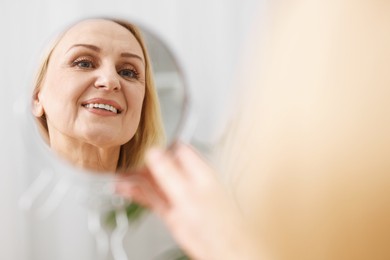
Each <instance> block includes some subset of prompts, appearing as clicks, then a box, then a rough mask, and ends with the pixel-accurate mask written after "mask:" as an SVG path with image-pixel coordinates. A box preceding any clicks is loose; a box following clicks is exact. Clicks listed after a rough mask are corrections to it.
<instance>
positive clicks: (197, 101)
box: [0, 0, 265, 260]
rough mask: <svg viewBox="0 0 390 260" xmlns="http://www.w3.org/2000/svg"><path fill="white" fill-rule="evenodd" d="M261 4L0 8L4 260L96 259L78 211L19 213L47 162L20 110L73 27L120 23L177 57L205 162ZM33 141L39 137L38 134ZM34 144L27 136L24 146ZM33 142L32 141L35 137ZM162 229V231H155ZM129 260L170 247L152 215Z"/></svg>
mask: <svg viewBox="0 0 390 260" xmlns="http://www.w3.org/2000/svg"><path fill="white" fill-rule="evenodd" d="M264 2H265V0H264V1H258V0H240V1H238V0H209V1H199V0H198V1H195V0H187V1H180V0H160V1H157V0H142V1H133V0H126V1H119V0H112V1H91V0H85V1H77V0H68V1H59V0H55V1H53V0H50V1H49V0H47V1H17V0H13V1H4V0H3V1H1V2H0V20H1V22H0V33H1V34H2V35H1V41H0V53H1V54H0V57H1V62H0V80H1V81H0V82H1V92H0V93H1V99H2V102H3V109H1V112H0V113H1V118H2V122H1V127H0V140H1V142H0V144H1V146H0V147H1V148H0V152H1V154H0V191H1V196H0V230H1V232H0V259H40V260H45V259H84V260H87V259H95V258H96V253H95V244H94V239H93V237H92V236H91V234H90V233H89V232H88V229H87V226H86V222H85V212H84V211H85V209H83V206H82V205H78V204H77V203H74V202H72V201H71V200H70V201H68V202H64V203H62V204H61V205H60V207H59V208H58V209H56V211H55V212H54V213H53V214H52V215H51V216H49V217H48V218H46V219H45V220H39V221H38V220H35V218H34V217H33V216H32V215H31V214H29V213H27V214H26V212H23V211H21V210H20V208H19V207H18V201H19V198H20V195H21V194H22V193H23V192H24V191H25V189H26V187H28V185H29V184H31V182H32V181H33V180H34V178H36V176H37V175H38V173H39V172H40V171H42V170H44V169H42V167H43V166H42V165H45V161H46V160H48V158H47V157H45V155H44V153H43V152H42V150H40V149H37V148H36V147H35V146H36V144H37V142H36V141H34V140H32V141H29V140H26V134H25V133H26V132H28V131H30V130H31V131H33V130H32V129H26V127H28V124H25V123H24V122H23V120H25V119H26V117H25V115H24V113H25V110H24V109H23V108H24V107H25V105H26V104H24V103H23V102H25V100H26V99H25V98H26V96H27V95H28V94H29V91H30V90H31V88H32V86H31V82H32V81H33V77H34V72H35V71H36V66H37V64H38V60H39V58H40V56H41V52H42V49H43V48H44V47H45V46H46V45H47V44H48V43H49V41H50V39H51V38H52V37H53V36H54V35H55V34H56V33H58V32H59V31H60V30H61V29H62V28H63V27H64V26H66V25H68V24H69V23H71V22H73V21H75V20H77V19H81V18H85V17H90V16H116V15H117V16H119V17H122V18H127V19H130V20H133V21H136V22H139V23H141V24H142V25H144V26H146V27H147V28H150V29H151V31H153V32H155V33H156V34H157V35H158V36H159V37H161V39H162V40H163V41H164V42H166V43H167V45H168V47H169V48H170V49H171V50H172V51H173V53H174V55H175V56H176V57H177V58H178V62H179V64H181V66H182V70H183V72H184V75H185V77H186V79H187V83H188V88H189V89H188V92H189V98H190V105H191V106H190V114H189V117H190V121H191V122H190V123H188V122H187V123H188V124H189V125H190V126H187V129H188V133H186V134H185V136H186V138H187V141H189V142H191V143H192V144H193V145H194V146H196V147H197V148H198V149H199V150H201V151H202V152H203V153H204V154H206V155H207V153H208V152H209V150H210V148H211V147H213V146H214V145H215V144H216V143H218V140H219V138H220V136H221V134H222V133H223V130H224V126H225V123H226V122H227V121H228V118H229V112H228V111H232V110H234V108H231V107H230V106H229V104H230V103H229V100H230V98H231V97H230V94H231V93H232V89H233V85H234V84H233V83H234V82H235V76H236V75H237V74H238V71H239V70H243V69H245V68H239V64H240V60H241V53H242V51H243V49H244V47H245V44H247V39H248V36H249V34H250V31H251V28H252V27H251V26H252V23H253V20H254V19H255V17H256V16H259V15H261V13H260V12H259V10H262V7H263V6H264V4H265V3H264ZM32 136H33V135H32ZM28 138H29V137H28V136H27V139H28ZM31 138H33V137H31ZM157 226H159V227H157ZM130 233H131V234H129V235H128V236H127V238H126V241H125V246H126V251H127V252H130V253H129V254H131V257H130V259H158V256H159V255H161V252H164V250H166V249H169V248H171V247H173V246H174V242H173V241H172V240H171V238H170V237H169V235H167V234H166V232H165V230H164V228H163V227H161V225H160V223H158V221H156V220H155V219H154V218H153V216H151V217H149V218H148V219H146V221H145V224H143V226H141V227H139V228H137V229H136V230H133V231H132V232H130Z"/></svg>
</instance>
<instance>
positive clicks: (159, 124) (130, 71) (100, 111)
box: [32, 18, 185, 173]
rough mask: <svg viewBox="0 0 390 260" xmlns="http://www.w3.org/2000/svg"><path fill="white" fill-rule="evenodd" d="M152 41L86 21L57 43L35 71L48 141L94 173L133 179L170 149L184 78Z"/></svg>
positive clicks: (40, 121)
mask: <svg viewBox="0 0 390 260" xmlns="http://www.w3.org/2000/svg"><path fill="white" fill-rule="evenodd" d="M178 68H179V66H178V65H177V62H176V60H175V59H174V58H173V56H172V54H171V52H170V51H169V50H168V49H167V47H166V46H165V45H164V44H163V43H162V42H161V41H160V40H158V39H157V38H156V37H155V36H154V34H152V33H150V32H148V31H147V30H145V29H144V28H142V29H141V28H140V27H138V26H136V25H134V24H132V23H129V22H127V21H124V20H116V19H107V18H104V19H101V18H99V19H85V20H82V21H78V22H77V23H75V24H73V25H71V26H70V27H68V28H67V29H66V30H65V31H63V32H61V33H60V35H59V36H58V37H57V38H56V39H55V41H54V42H53V44H52V45H51V47H50V48H49V49H48V51H47V53H46V55H44V57H43V60H42V63H41V66H40V68H39V69H38V73H37V77H36V81H35V84H34V90H33V94H32V112H33V115H34V116H35V118H36V122H37V126H38V128H39V130H40V133H41V135H42V137H43V139H44V140H45V142H46V143H47V144H48V145H49V146H50V148H51V150H53V151H54V152H55V153H56V154H57V155H59V156H60V157H61V158H63V159H65V161H68V162H70V163H71V164H73V165H75V166H77V167H79V168H82V169H86V170H89V171H93V172H105V173H107V172H111V173H112V172H128V171H130V170H132V169H134V168H135V167H139V166H141V165H142V163H143V161H144V153H145V151H146V150H147V149H148V148H149V147H151V146H157V145H158V146H161V145H166V144H167V143H170V142H172V140H173V139H174V136H175V134H176V131H177V130H178V129H179V124H180V121H181V118H182V116H183V111H184V105H185V102H184V101H185V89H184V79H183V76H182V74H181V73H180V71H179V70H178Z"/></svg>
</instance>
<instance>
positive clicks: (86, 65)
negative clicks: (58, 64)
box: [73, 60, 94, 69]
mask: <svg viewBox="0 0 390 260" xmlns="http://www.w3.org/2000/svg"><path fill="white" fill-rule="evenodd" d="M73 65H74V66H77V67H79V68H82V69H91V68H93V67H94V65H93V62H92V61H90V60H76V61H74V62H73Z"/></svg>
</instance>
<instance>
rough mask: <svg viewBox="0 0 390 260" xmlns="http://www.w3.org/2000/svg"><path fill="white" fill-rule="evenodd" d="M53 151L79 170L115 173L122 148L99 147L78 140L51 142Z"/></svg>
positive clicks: (55, 140) (56, 140)
mask: <svg viewBox="0 0 390 260" xmlns="http://www.w3.org/2000/svg"><path fill="white" fill-rule="evenodd" d="M50 147H51V149H52V150H53V151H54V152H55V153H56V154H57V155H59V156H60V157H62V158H64V159H65V160H67V161H69V162H70V163H71V164H73V165H74V166H76V167H78V168H82V169H87V170H92V171H96V172H115V171H116V168H117V164H118V160H119V153H120V146H117V147H98V146H95V145H92V144H89V143H85V142H81V141H78V140H76V141H75V140H64V139H62V140H58V139H57V138H55V139H54V140H50Z"/></svg>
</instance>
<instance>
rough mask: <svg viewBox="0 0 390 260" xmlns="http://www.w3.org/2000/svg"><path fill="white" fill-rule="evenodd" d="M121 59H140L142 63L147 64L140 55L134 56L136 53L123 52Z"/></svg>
mask: <svg viewBox="0 0 390 260" xmlns="http://www.w3.org/2000/svg"><path fill="white" fill-rule="evenodd" d="M121 57H124V58H136V59H139V60H140V61H142V63H145V62H144V59H142V58H141V57H140V56H139V55H137V54H134V53H130V52H122V53H121Z"/></svg>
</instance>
